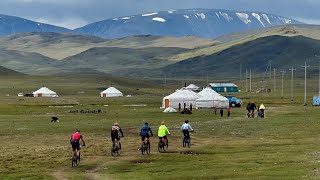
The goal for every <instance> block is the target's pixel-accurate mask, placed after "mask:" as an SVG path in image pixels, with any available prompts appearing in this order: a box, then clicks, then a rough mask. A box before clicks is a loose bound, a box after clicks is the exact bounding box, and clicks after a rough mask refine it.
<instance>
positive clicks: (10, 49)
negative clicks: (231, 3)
mask: <svg viewBox="0 0 320 180" xmlns="http://www.w3.org/2000/svg"><path fill="white" fill-rule="evenodd" d="M187 12H188V13H191V14H187ZM194 13H195V14H194ZM197 13H198V14H197ZM186 16H187V17H186ZM3 17H6V18H7V16H1V18H0V25H1V23H3V22H2V21H4V18H3ZM169 17H172V18H173V19H176V20H178V21H179V22H175V23H174V24H171V25H170V27H171V28H168V27H167V29H170V30H172V31H173V32H177V33H178V34H175V35H172V36H163V35H161V36H160V35H157V36H156V35H142V34H143V33H142V34H140V35H139V33H138V35H134V36H128V37H121V38H116V39H105V38H103V37H104V35H102V34H100V35H99V36H102V37H98V36H93V35H91V34H94V33H98V30H102V29H103V28H104V27H106V26H100V25H101V23H102V24H103V23H105V22H107V24H108V23H111V22H113V23H118V25H123V24H127V23H128V24H131V25H133V24H134V23H133V22H137V21H139V22H141V23H142V24H139V26H138V27H136V29H137V28H140V26H142V25H143V24H144V23H145V22H148V21H150V22H149V23H147V24H146V26H148V27H150V28H151V27H152V28H151V29H153V30H156V29H157V28H155V27H153V24H158V25H159V23H160V25H159V26H157V27H158V28H160V29H161V28H163V27H162V25H164V24H165V23H168V24H169V22H170V18H169ZM227 17H229V18H227ZM259 17H260V18H259ZM150 18H151V19H150ZM161 18H162V19H164V20H165V21H163V20H162V19H161ZM181 18H184V19H181ZM173 19H171V20H173ZM125 20H126V21H127V22H126V23H125V22H124V21H125ZM131 20H132V22H131ZM189 20H190V22H189ZM19 21H22V23H27V24H29V23H30V27H33V26H35V27H38V26H41V27H42V26H43V27H44V26H47V27H48V28H51V26H50V25H45V24H43V25H38V24H36V22H29V21H28V20H24V19H22V20H21V19H19ZM129 21H130V22H129ZM119 22H122V23H119ZM182 22H183V23H182ZM186 22H188V23H191V24H189V25H188V24H185V23H186ZM212 22H215V23H217V22H219V23H220V24H219V23H218V24H219V27H221V28H223V27H226V29H228V28H229V30H230V29H233V30H235V29H237V30H239V29H240V30H241V31H240V30H239V31H237V32H232V33H229V34H220V33H219V32H220V30H219V28H216V29H214V31H213V30H212V31H209V30H210V28H212V27H211V25H212V24H211V25H210V23H212ZM181 23H182V24H181ZM193 23H194V24H193ZM215 23H213V24H215ZM291 23H297V24H294V25H293V24H291ZM281 24H283V25H281ZM95 25H97V27H98V26H100V28H98V29H97V30H93V31H92V32H90V33H85V32H84V31H83V32H80V31H82V30H83V29H82V30H81V28H80V29H76V30H68V29H59V28H58V27H53V29H55V30H56V31H58V32H44V31H45V28H44V29H41V28H40V29H38V31H40V32H25V33H15V34H12V35H6V36H0V66H1V67H0V68H1V71H2V72H3V73H2V74H6V73H8V74H19V73H23V74H31V75H54V74H60V75H61V74H69V73H71V74H73V73H76V74H100V75H101V74H102V75H103V74H104V75H105V74H111V75H115V76H126V77H136V78H159V77H163V75H164V74H166V76H167V77H186V76H187V77H203V76H205V75H210V76H215V77H217V78H218V77H220V78H235V77H238V75H239V66H240V65H241V66H242V68H243V69H248V68H251V69H252V70H253V71H254V72H255V73H257V74H262V73H263V72H264V71H265V69H266V68H267V66H268V63H269V62H272V64H273V67H276V68H277V69H279V70H280V69H288V67H292V66H296V67H297V66H300V65H301V64H302V63H303V62H304V61H307V62H308V63H309V64H310V65H311V68H310V70H311V71H312V72H316V70H317V67H316V66H315V65H316V64H317V62H316V59H315V57H316V56H315V55H318V54H317V52H320V26H316V25H305V24H299V22H296V21H294V20H290V19H287V18H283V17H279V16H274V15H270V14H265V13H254V12H235V11H225V10H205V9H192V10H177V11H166V12H157V13H148V14H142V15H139V16H137V15H136V16H134V17H131V16H130V18H127V17H122V18H117V19H116V18H114V19H111V20H106V21H101V22H98V23H96V24H95ZM131 25H130V26H131ZM273 25H275V26H273ZM278 25H281V26H278ZM27 26H28V27H29V25H27ZM89 26H90V25H89ZM89 26H85V27H86V28H87V27H89ZM191 26H192V27H197V28H198V29H197V31H192V32H194V33H195V32H197V33H200V32H201V33H204V34H202V35H201V36H207V35H208V34H207V35H205V34H206V33H211V35H214V36H217V37H216V38H215V39H211V38H203V37H199V36H198V35H197V36H189V35H190V34H189V35H187V36H185V35H182V34H179V33H185V32H187V31H188V32H191V30H190V29H189V30H188V27H191ZM215 26H216V27H218V25H215ZM268 26H270V27H268ZM11 27H19V26H11ZM22 27H23V26H22ZM90 27H93V26H90ZM112 27H116V26H115V25H112ZM128 27H129V26H128ZM175 27H177V28H178V29H175V30H174V28H175ZM181 27H185V29H186V30H183V29H179V28H181ZM202 27H206V28H204V29H206V30H204V29H203V28H202ZM257 27H258V29H257ZM261 27H264V28H261ZM38 28H39V27H38ZM201 28H202V29H201ZM241 28H242V29H241ZM247 28H250V29H249V30H245V29H247ZM251 28H253V29H251ZM89 29H91V28H89ZM109 29H110V28H109ZM118 30H119V31H117V32H119V33H120V32H121V31H120V30H121V28H120V29H118ZM122 30H124V29H122ZM127 30H128V29H127ZM193 30H194V29H193ZM233 30H232V31H233ZM242 30H243V31H242ZM14 31H16V32H17V30H14ZM60 31H61V32H60ZM226 31H227V30H226ZM12 32H13V31H12ZM75 32H77V33H75ZM101 32H102V31H101ZM104 32H105V33H108V32H109V31H104ZM125 32H127V33H131V32H130V31H129V30H128V31H126V30H125ZM153 32H156V31H153ZM163 32H164V31H163ZM167 32H168V31H167ZM99 33H100V32H99ZM146 34H147V33H146ZM114 35H116V36H118V35H119V36H120V34H116V33H115V34H114ZM180 35H181V37H179V36H180ZM211 35H210V36H211ZM218 35H221V36H218ZM121 36H122V35H121ZM177 36H178V37H177ZM208 36H209V35H208ZM313 66H314V67H313ZM315 67H316V68H315Z"/></svg>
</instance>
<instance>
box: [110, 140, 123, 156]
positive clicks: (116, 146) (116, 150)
mask: <svg viewBox="0 0 320 180" xmlns="http://www.w3.org/2000/svg"><path fill="white" fill-rule="evenodd" d="M120 151H121V143H120V142H119V140H118V139H115V140H114V144H113V145H112V147H111V156H116V155H120Z"/></svg>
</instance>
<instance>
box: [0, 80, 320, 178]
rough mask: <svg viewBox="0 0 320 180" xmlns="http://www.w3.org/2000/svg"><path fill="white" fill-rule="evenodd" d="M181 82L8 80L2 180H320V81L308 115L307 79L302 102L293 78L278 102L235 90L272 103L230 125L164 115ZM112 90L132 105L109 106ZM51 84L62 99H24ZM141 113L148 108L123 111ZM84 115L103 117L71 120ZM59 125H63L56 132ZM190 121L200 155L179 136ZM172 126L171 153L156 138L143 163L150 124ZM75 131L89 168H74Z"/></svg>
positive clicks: (1, 88) (313, 86) (1, 111)
mask: <svg viewBox="0 0 320 180" xmlns="http://www.w3.org/2000/svg"><path fill="white" fill-rule="evenodd" d="M209 80H210V77H209ZM172 82H173V83H172V84H170V85H169V86H163V85H162V84H158V83H156V82H150V81H143V80H134V79H125V78H116V77H103V76H77V77H75V76H66V77H35V76H23V77H3V76H2V77H1V78H0V102H1V103H0V141H1V143H2V145H1V146H0V179H24V180H25V179H319V177H320V174H319V163H320V150H319V149H320V147H319V145H318V144H319V133H318V132H319V128H320V123H319V120H318V117H319V115H320V111H319V107H313V106H311V99H312V95H314V94H318V84H317V83H318V82H317V80H316V78H311V79H309V80H308V103H309V105H308V106H302V104H303V81H302V80H296V81H295V83H294V87H295V91H294V101H291V100H290V84H289V83H290V81H289V79H286V80H285V85H284V92H285V93H284V94H285V95H284V97H283V98H281V95H280V94H281V91H280V89H279V87H280V86H279V84H280V82H277V91H276V92H272V93H269V94H257V93H253V92H252V93H247V92H244V90H245V87H244V84H245V82H244V81H242V82H236V83H237V84H239V85H240V89H241V90H242V91H241V92H240V93H238V94H237V96H238V97H240V98H242V99H243V100H244V104H246V103H248V102H249V101H255V102H256V103H257V104H260V103H261V102H263V103H264V104H265V106H266V108H267V109H266V118H265V119H258V118H254V119H248V118H246V111H245V108H244V107H242V108H233V109H232V113H231V117H229V118H228V117H220V116H218V115H215V114H214V111H213V110H194V111H193V114H192V115H180V114H165V113H162V110H161V109H159V107H160V106H161V100H162V97H163V96H164V95H167V94H169V93H171V92H173V91H174V90H175V89H176V88H178V87H179V86H181V82H180V81H178V80H177V81H175V83H174V81H172ZM191 82H193V83H195V84H197V85H205V82H201V81H196V80H192V81H191V80H189V83H191ZM111 83H112V84H113V85H114V86H115V87H117V88H118V89H119V90H121V91H122V92H124V94H125V95H127V94H130V95H132V97H120V98H100V97H99V92H101V91H102V90H103V89H104V88H107V87H108V86H109V85H110V84H111ZM269 83H270V82H269ZM42 85H45V86H46V87H49V88H50V89H52V90H54V91H56V92H57V93H58V94H59V95H60V97H59V98H29V97H17V96H16V94H18V93H20V92H23V93H30V92H32V91H35V90H37V89H38V88H39V87H41V86H42ZM259 86H260V84H259V82H258V79H256V80H254V83H253V89H257V88H258V87H259ZM139 104H140V105H142V104H144V105H146V106H124V105H139ZM58 105H60V106H58ZM106 105H108V106H106ZM62 106H65V107H62ZM71 106H73V107H71ZM82 109H83V110H85V109H90V110H97V109H101V110H102V111H103V112H102V113H100V114H83V113H69V111H70V110H82ZM51 116H57V117H59V120H60V122H58V123H51V122H50V118H51ZM185 119H189V120H190V123H191V125H192V126H193V128H194V129H195V133H192V134H191V138H192V146H191V148H182V143H181V140H182V134H181V133H180V132H179V127H180V125H181V124H182V122H183V121H184V120H185ZM163 120H165V121H166V122H167V126H168V128H169V129H170V130H171V135H170V136H169V143H170V145H169V149H168V151H167V152H166V153H159V152H157V151H156V148H155V147H156V145H157V138H156V137H152V138H151V148H152V149H151V154H150V155H141V153H140V152H139V151H138V148H139V144H140V138H139V129H140V126H141V125H142V124H143V122H145V121H147V122H149V124H150V125H151V127H152V128H153V131H154V134H156V132H157V130H156V129H157V127H158V126H159V124H160V122H161V121H163ZM115 121H118V122H120V125H121V127H122V128H123V131H124V135H125V138H123V139H122V145H123V150H122V154H121V155H120V156H118V157H112V156H111V155H110V148H111V140H110V138H109V129H110V127H111V125H112V123H113V122H115ZM76 128H79V129H81V132H82V134H83V136H84V139H85V141H86V147H83V148H82V151H81V153H82V154H81V155H82V160H81V164H80V165H79V166H78V167H71V162H70V161H71V160H70V157H71V146H70V143H69V137H70V135H71V133H72V132H73V131H74V130H75V129H76ZM190 152H192V153H193V154H190Z"/></svg>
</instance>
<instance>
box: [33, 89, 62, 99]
mask: <svg viewBox="0 0 320 180" xmlns="http://www.w3.org/2000/svg"><path fill="white" fill-rule="evenodd" d="M32 94H33V96H34V97H59V96H58V94H57V93H56V92H54V91H52V90H50V89H49V88H47V87H41V88H40V89H38V90H37V91H35V92H33V93H32Z"/></svg>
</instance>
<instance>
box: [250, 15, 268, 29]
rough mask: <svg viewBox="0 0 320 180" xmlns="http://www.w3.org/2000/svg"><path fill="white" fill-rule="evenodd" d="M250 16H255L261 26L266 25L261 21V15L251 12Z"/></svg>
mask: <svg viewBox="0 0 320 180" xmlns="http://www.w3.org/2000/svg"><path fill="white" fill-rule="evenodd" d="M252 16H253V17H255V18H256V19H257V20H258V21H259V22H260V23H261V24H262V26H263V27H266V26H265V25H264V24H263V22H262V21H261V17H260V15H259V14H257V13H252Z"/></svg>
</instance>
